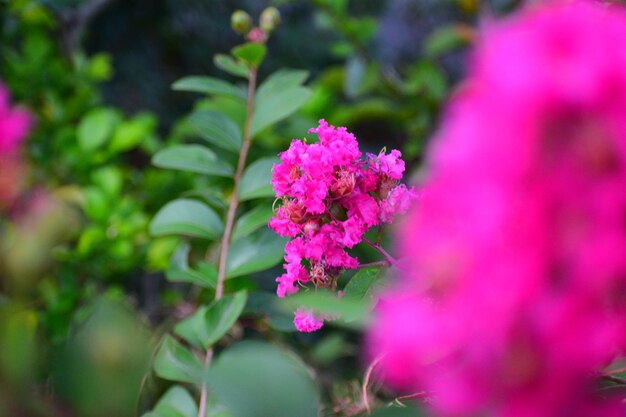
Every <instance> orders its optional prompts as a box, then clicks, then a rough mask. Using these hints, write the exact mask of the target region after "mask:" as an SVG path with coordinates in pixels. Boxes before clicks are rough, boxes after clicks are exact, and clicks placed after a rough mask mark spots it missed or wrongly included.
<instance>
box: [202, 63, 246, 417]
mask: <svg viewBox="0 0 626 417" xmlns="http://www.w3.org/2000/svg"><path fill="white" fill-rule="evenodd" d="M256 76H257V70H256V68H250V70H249V78H248V79H249V82H248V98H247V100H246V121H245V124H244V127H243V143H242V144H241V150H240V151H239V161H238V162H237V170H236V171H235V176H234V177H233V182H234V184H233V192H232V194H231V196H230V202H229V205H228V212H227V214H226V224H225V225H224V235H223V236H222V244H221V247H220V259H219V264H218V267H217V285H216V287H215V300H216V301H217V300H219V299H221V298H222V296H223V295H224V280H225V279H226V260H227V259H228V251H229V249H230V239H231V237H232V234H233V227H234V225H235V214H236V212H237V207H238V205H239V183H240V182H241V176H242V175H243V170H244V168H245V167H246V159H247V157H248V151H249V150H250V143H251V142H252V137H251V135H250V123H251V121H252V111H253V110H254V94H255V92H256ZM212 357H213V349H211V348H209V349H208V350H207V352H206V357H205V360H204V364H205V367H206V366H208V365H209V363H211V358H212ZM207 396H208V393H207V386H206V382H204V383H202V389H201V390H200V406H199V407H198V417H204V416H205V412H206V402H207Z"/></svg>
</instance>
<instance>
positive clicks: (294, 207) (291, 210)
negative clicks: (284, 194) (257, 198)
mask: <svg viewBox="0 0 626 417" xmlns="http://www.w3.org/2000/svg"><path fill="white" fill-rule="evenodd" d="M283 210H284V213H285V217H286V218H287V219H289V220H290V221H292V222H294V223H296V224H300V223H302V221H303V220H304V216H305V215H306V210H305V209H304V205H303V204H302V203H300V202H296V201H293V200H292V201H287V202H285V205H284V206H283Z"/></svg>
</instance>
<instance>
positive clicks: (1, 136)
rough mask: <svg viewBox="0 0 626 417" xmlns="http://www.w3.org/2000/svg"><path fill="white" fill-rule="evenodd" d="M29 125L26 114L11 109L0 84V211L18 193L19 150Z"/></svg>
mask: <svg viewBox="0 0 626 417" xmlns="http://www.w3.org/2000/svg"><path fill="white" fill-rule="evenodd" d="M29 124H30V118H29V116H28V113H26V112H25V111H23V110H20V109H15V108H13V107H11V103H10V97H9V92H8V91H7V90H6V89H5V88H4V86H3V85H2V84H1V83H0V209H1V208H3V207H6V206H8V205H10V203H11V202H12V201H13V200H14V198H15V197H16V196H17V194H18V192H19V189H20V185H21V181H22V180H21V177H22V175H21V172H22V163H21V160H20V155H19V149H20V145H21V143H22V141H23V140H24V138H25V136H26V133H27V131H28V127H29Z"/></svg>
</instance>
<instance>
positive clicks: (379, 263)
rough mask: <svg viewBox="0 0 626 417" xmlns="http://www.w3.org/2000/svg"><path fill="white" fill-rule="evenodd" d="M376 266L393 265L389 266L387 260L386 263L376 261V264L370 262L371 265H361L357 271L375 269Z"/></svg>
mask: <svg viewBox="0 0 626 417" xmlns="http://www.w3.org/2000/svg"><path fill="white" fill-rule="evenodd" d="M375 266H391V265H390V264H389V261H386V260H385V261H376V262H370V263H367V264H361V265H359V266H357V269H364V268H372V267H375Z"/></svg>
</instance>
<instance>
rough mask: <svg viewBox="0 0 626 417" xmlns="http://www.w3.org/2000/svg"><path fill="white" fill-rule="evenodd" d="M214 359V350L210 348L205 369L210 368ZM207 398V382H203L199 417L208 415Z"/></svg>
mask: <svg viewBox="0 0 626 417" xmlns="http://www.w3.org/2000/svg"><path fill="white" fill-rule="evenodd" d="M212 358H213V349H212V348H209V349H208V350H207V351H206V356H205V357H204V366H205V368H206V367H208V366H209V364H210V363H211V359H212ZM207 397H208V391H207V386H206V382H203V383H202V390H201V392H200V406H199V407H198V417H204V416H205V415H206V404H207Z"/></svg>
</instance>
